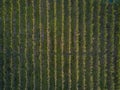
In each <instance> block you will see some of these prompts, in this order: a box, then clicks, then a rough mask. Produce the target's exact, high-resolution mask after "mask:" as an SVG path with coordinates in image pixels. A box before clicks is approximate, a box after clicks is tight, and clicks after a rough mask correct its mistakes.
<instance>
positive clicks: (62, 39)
mask: <svg viewBox="0 0 120 90" xmlns="http://www.w3.org/2000/svg"><path fill="white" fill-rule="evenodd" d="M61 7H62V26H61V27H62V28H61V30H62V32H61V53H62V55H61V67H62V70H61V75H62V90H64V77H65V75H64V55H63V53H64V0H62V2H61Z"/></svg>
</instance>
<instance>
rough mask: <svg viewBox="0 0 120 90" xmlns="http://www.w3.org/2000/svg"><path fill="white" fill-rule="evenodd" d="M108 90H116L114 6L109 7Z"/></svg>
mask: <svg viewBox="0 0 120 90" xmlns="http://www.w3.org/2000/svg"><path fill="white" fill-rule="evenodd" d="M106 28H107V33H108V35H107V89H109V90H114V82H113V79H114V77H113V73H114V71H113V67H114V66H113V49H114V15H113V4H112V3H109V2H108V6H107V27H106Z"/></svg>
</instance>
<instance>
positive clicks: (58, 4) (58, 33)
mask: <svg viewBox="0 0 120 90" xmlns="http://www.w3.org/2000/svg"><path fill="white" fill-rule="evenodd" d="M61 2H62V1H61V0H58V1H56V39H57V40H56V45H57V50H56V51H57V53H56V56H57V57H56V59H57V61H56V62H57V85H56V87H57V88H56V89H57V90H62V83H61V81H62V76H61V69H62V68H61V64H62V63H61V48H60V47H61V34H62V30H61V29H62V27H61V26H62V23H61V22H62V7H61Z"/></svg>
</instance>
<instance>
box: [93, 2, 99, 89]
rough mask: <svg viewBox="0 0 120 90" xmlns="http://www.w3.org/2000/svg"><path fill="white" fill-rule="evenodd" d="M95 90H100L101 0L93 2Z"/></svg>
mask: <svg viewBox="0 0 120 90" xmlns="http://www.w3.org/2000/svg"><path fill="white" fill-rule="evenodd" d="M93 6H94V9H93V17H94V18H93V24H94V25H93V90H99V89H100V88H99V51H100V48H99V44H100V42H99V36H100V29H99V28H100V24H99V12H100V1H95V0H94V2H93Z"/></svg>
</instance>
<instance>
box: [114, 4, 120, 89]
mask: <svg viewBox="0 0 120 90" xmlns="http://www.w3.org/2000/svg"><path fill="white" fill-rule="evenodd" d="M119 7H120V4H119V3H115V4H114V11H115V12H114V15H115V19H114V22H115V26H114V30H115V32H114V40H115V41H114V71H115V74H114V77H115V78H114V83H115V90H119V89H120V73H119V72H120V71H119V68H120V57H119V56H120V53H119V52H120V51H119V47H120V41H119V40H120V23H119V22H120V8H119Z"/></svg>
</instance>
